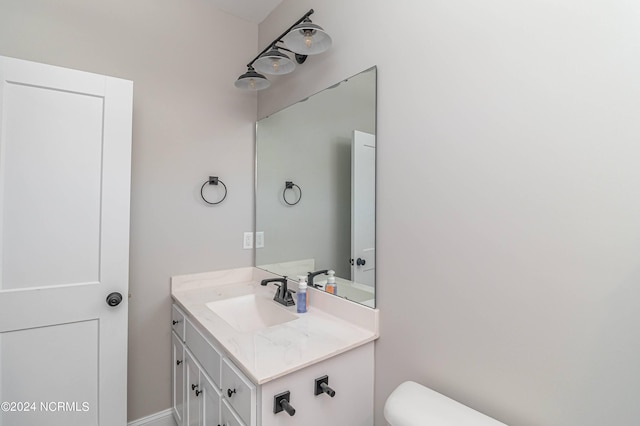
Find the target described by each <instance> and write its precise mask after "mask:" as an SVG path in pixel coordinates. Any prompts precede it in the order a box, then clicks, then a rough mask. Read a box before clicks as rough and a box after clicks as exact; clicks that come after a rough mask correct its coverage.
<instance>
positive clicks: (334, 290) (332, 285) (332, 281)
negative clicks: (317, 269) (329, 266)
mask: <svg viewBox="0 0 640 426" xmlns="http://www.w3.org/2000/svg"><path fill="white" fill-rule="evenodd" d="M327 275H328V276H329V278H327V285H326V286H325V287H324V291H326V292H327V293H331V294H338V286H337V285H336V271H334V270H331V271H328V272H327Z"/></svg>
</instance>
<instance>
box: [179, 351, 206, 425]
mask: <svg viewBox="0 0 640 426" xmlns="http://www.w3.org/2000/svg"><path fill="white" fill-rule="evenodd" d="M185 361H186V362H185V364H186V365H185V367H186V381H185V384H186V385H187V388H186V389H185V395H186V398H185V416H184V423H183V424H184V425H186V426H198V425H200V424H201V422H202V409H201V407H200V400H201V399H202V398H201V396H202V395H201V394H200V392H201V389H200V368H199V367H198V364H196V361H195V360H194V359H193V357H192V356H191V354H190V353H189V352H188V351H185Z"/></svg>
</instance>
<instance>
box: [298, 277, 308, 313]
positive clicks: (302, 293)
mask: <svg viewBox="0 0 640 426" xmlns="http://www.w3.org/2000/svg"><path fill="white" fill-rule="evenodd" d="M297 297H298V303H297V305H296V306H297V308H296V310H297V312H298V313H299V314H304V313H305V312H307V308H308V307H309V293H307V277H306V276H304V275H299V276H298V295H297Z"/></svg>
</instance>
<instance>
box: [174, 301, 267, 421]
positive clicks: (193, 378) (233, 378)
mask: <svg viewBox="0 0 640 426" xmlns="http://www.w3.org/2000/svg"><path fill="white" fill-rule="evenodd" d="M172 317H173V319H172V327H173V333H172V354H173V356H172V358H173V359H172V363H173V364H172V381H173V386H172V401H173V417H174V419H175V421H176V423H177V424H178V426H222V425H224V426H227V425H235V424H237V425H238V426H257V424H258V423H257V422H256V411H255V406H256V388H255V386H254V385H253V384H252V383H251V381H250V380H249V379H247V378H246V377H244V375H243V374H242V373H241V372H240V371H239V370H238V369H237V368H236V367H235V366H233V364H232V363H231V362H230V361H229V360H226V359H223V357H222V355H221V353H220V351H219V350H218V349H217V348H216V346H214V344H213V343H211V341H209V340H208V339H207V338H206V337H205V336H204V335H203V334H202V333H201V332H200V331H199V330H198V329H197V328H196V327H195V326H194V325H193V323H192V322H191V321H189V319H188V318H187V316H186V315H185V314H184V313H183V312H182V311H181V310H180V309H179V308H178V307H177V306H175V305H174V306H173V315H172ZM178 333H180V334H181V335H182V336H183V338H181V337H180V335H179V334H178ZM223 365H228V366H229V367H227V368H224V367H223ZM222 372H224V374H225V376H224V379H223V380H222V381H221V373H222ZM223 385H224V386H226V387H225V388H224V389H225V392H227V390H228V391H229V394H228V395H230V396H226V395H225V394H223V393H222V389H223ZM223 401H224V402H223ZM236 401H238V402H236ZM223 404H226V405H227V406H228V407H232V408H228V407H227V410H225V411H224V413H223V410H222V408H223ZM250 407H254V409H253V410H251V409H249V410H247V408H250ZM234 410H240V413H241V414H240V415H238V413H237V412H236V411H234ZM245 413H246V414H245ZM234 421H236V423H234Z"/></svg>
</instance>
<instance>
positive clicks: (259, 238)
mask: <svg viewBox="0 0 640 426" xmlns="http://www.w3.org/2000/svg"><path fill="white" fill-rule="evenodd" d="M263 247H264V232H262V231H260V232H256V248H263Z"/></svg>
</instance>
